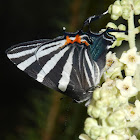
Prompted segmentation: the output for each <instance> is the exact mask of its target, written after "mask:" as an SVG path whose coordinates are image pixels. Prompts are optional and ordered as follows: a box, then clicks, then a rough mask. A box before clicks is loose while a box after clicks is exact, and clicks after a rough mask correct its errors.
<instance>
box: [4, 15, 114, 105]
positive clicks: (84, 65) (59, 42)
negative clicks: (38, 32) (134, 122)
mask: <svg viewBox="0 0 140 140" xmlns="http://www.w3.org/2000/svg"><path fill="white" fill-rule="evenodd" d="M105 14H106V13H103V14H102V15H98V16H91V17H89V18H88V19H87V20H86V21H85V22H84V24H83V27H85V26H87V25H88V27H89V30H88V31H87V32H84V31H83V27H82V28H81V29H80V30H79V31H77V32H75V33H68V32H65V33H64V35H63V36H59V37H57V38H54V39H41V40H35V41H29V42H25V43H20V44H18V45H14V46H13V47H11V48H10V49H8V50H7V52H6V53H7V56H8V58H9V59H10V60H11V61H12V62H13V63H14V64H15V65H16V66H17V67H18V68H19V69H20V70H22V71H24V72H26V73H27V74H28V75H29V76H31V77H33V78H34V79H35V80H37V81H38V82H40V83H42V84H43V85H45V86H47V87H49V88H51V89H54V90H56V91H59V92H61V93H63V94H65V95H68V96H69V97H71V98H72V99H73V100H75V101H76V102H78V103H81V102H84V101H87V100H89V99H90V98H91V96H92V92H93V90H94V88H95V87H96V86H97V85H98V84H99V82H100V79H101V76H102V74H103V71H104V67H105V62H106V54H107V52H108V50H109V48H110V46H111V45H112V44H113V43H114V41H115V40H116V38H115V37H114V36H113V35H111V34H109V33H110V32H113V31H116V30H115V29H110V28H108V29H106V30H105V31H104V32H100V33H93V32H92V31H91V30H90V23H91V22H92V21H94V20H96V19H98V18H100V17H101V16H103V15H105Z"/></svg>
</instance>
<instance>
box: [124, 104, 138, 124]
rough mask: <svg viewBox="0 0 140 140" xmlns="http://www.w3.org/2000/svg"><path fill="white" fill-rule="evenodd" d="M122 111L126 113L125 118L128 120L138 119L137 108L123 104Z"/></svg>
mask: <svg viewBox="0 0 140 140" xmlns="http://www.w3.org/2000/svg"><path fill="white" fill-rule="evenodd" d="M124 112H125V115H126V119H127V120H130V121H131V122H134V121H136V120H138V119H139V116H138V113H137V110H136V108H135V107H133V106H132V105H127V106H125V107H124Z"/></svg>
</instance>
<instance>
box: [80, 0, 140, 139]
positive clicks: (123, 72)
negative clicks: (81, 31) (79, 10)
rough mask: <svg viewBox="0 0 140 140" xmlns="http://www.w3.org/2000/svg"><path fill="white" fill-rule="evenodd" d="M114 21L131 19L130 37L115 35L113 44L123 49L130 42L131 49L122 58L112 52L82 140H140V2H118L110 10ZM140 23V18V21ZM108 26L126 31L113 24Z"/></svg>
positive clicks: (139, 0) (124, 0) (88, 111)
mask: <svg viewBox="0 0 140 140" xmlns="http://www.w3.org/2000/svg"><path fill="white" fill-rule="evenodd" d="M109 13H110V14H111V18H112V19H114V20H117V19H118V18H119V17H121V16H122V18H123V19H125V20H128V35H126V34H125V33H123V32H122V33H117V32H115V33H111V34H113V35H114V36H115V37H116V41H115V42H114V44H113V45H112V48H114V47H115V46H120V45H121V44H122V41H123V40H125V41H128V43H129V47H130V49H129V50H127V51H124V52H123V53H122V55H121V56H120V58H118V57H117V56H116V53H112V52H111V51H110V52H108V54H107V56H106V66H105V69H104V70H105V71H104V74H103V78H102V79H103V83H102V85H101V86H100V87H97V88H96V89H95V90H94V92H93V97H92V100H91V102H90V104H89V106H88V109H87V113H88V115H89V116H90V117H88V118H87V119H86V120H85V126H84V131H85V133H86V134H81V135H80V136H79V138H80V139H81V140H138V139H140V100H139V96H138V94H139V93H140V86H139V84H140V52H137V48H136V44H135V35H136V34H138V33H139V32H140V26H139V27H135V26H134V15H139V14H140V0H121V1H120V0H116V1H115V2H114V4H112V5H111V6H110V7H109ZM138 22H139V23H140V19H139V20H138ZM107 27H111V28H114V29H119V30H124V31H125V30H126V26H125V25H123V24H120V25H119V26H118V27H117V26H116V25H115V24H114V23H111V22H109V23H108V24H107Z"/></svg>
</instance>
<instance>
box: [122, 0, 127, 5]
mask: <svg viewBox="0 0 140 140" xmlns="http://www.w3.org/2000/svg"><path fill="white" fill-rule="evenodd" d="M121 5H122V6H126V5H129V1H128V0H121Z"/></svg>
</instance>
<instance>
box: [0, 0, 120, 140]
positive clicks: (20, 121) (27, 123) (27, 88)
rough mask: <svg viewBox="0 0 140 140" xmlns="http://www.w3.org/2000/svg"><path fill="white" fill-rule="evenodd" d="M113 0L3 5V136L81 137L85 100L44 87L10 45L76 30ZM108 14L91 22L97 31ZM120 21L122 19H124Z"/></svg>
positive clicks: (32, 139)
mask: <svg viewBox="0 0 140 140" xmlns="http://www.w3.org/2000/svg"><path fill="white" fill-rule="evenodd" d="M113 2H114V0H5V1H1V4H0V21H1V26H0V27H1V30H0V33H1V43H0V80H1V92H0V95H1V97H0V140H78V136H79V134H80V133H82V132H83V125H84V120H85V118H86V117H87V114H86V107H85V106H84V104H76V103H73V101H72V99H70V98H69V97H66V96H64V95H62V94H60V93H58V92H55V91H53V90H51V89H48V88H47V87H45V86H43V85H41V84H40V83H38V82H37V81H35V80H33V79H32V78H30V77H29V76H28V75H26V74H25V73H23V72H22V71H20V70H19V69H17V68H16V67H15V66H14V65H13V64H12V63H11V62H10V61H9V60H8V58H7V57H6V55H5V50H6V49H7V48H9V47H10V46H12V45H14V44H17V43H20V42H25V41H30V40H36V39H43V38H48V39H50V38H55V37H57V36H59V35H63V30H62V27H66V31H67V32H76V31H77V30H78V29H80V27H81V26H82V23H83V22H84V20H85V19H86V18H87V17H89V16H91V15H94V14H101V13H103V12H105V11H106V10H107V8H108V6H109V5H110V4H111V3H113ZM109 21H110V18H109V15H107V16H104V17H103V18H102V19H100V20H98V21H96V22H94V23H93V24H92V30H93V31H95V32H98V31H99V30H100V29H101V28H105V25H106V24H107V23H108V22H109ZM120 22H122V20H121V19H120Z"/></svg>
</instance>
